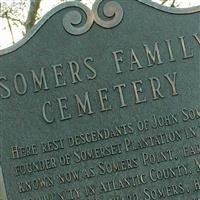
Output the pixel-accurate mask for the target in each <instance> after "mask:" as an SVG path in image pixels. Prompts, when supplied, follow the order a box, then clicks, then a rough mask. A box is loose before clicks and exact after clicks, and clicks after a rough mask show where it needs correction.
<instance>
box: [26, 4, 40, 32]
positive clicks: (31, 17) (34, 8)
mask: <svg viewBox="0 0 200 200" xmlns="http://www.w3.org/2000/svg"><path fill="white" fill-rule="evenodd" d="M40 3H41V0H30V8H29V12H28V17H27V19H26V22H25V29H26V33H28V32H29V31H30V29H31V28H32V27H33V25H34V24H35V21H36V16H37V12H38V10H39V8H40Z"/></svg>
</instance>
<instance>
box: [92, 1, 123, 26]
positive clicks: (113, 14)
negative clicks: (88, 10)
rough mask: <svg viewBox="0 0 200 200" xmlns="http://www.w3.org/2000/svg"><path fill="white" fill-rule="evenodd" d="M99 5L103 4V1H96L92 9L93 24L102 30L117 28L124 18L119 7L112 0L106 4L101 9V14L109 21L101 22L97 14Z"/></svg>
mask: <svg viewBox="0 0 200 200" xmlns="http://www.w3.org/2000/svg"><path fill="white" fill-rule="evenodd" d="M101 4H103V0H97V1H96V2H95V3H94V5H93V7H92V11H93V15H94V19H95V22H96V23H97V24H99V25H100V26H102V27H104V28H113V27H115V26H117V25H118V24H119V23H120V22H121V21H122V19H123V16H124V11H123V9H122V7H121V5H120V4H119V3H118V2H116V1H113V0H112V1H109V2H106V3H105V4H104V7H103V14H104V16H105V17H107V18H108V19H109V20H106V21H105V20H102V19H101V18H100V17H99V14H98V12H99V9H100V5H101Z"/></svg>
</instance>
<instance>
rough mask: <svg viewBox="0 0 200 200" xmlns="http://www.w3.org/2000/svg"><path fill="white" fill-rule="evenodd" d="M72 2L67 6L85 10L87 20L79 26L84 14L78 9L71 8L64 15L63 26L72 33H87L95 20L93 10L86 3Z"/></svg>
mask: <svg viewBox="0 0 200 200" xmlns="http://www.w3.org/2000/svg"><path fill="white" fill-rule="evenodd" d="M70 3H71V4H69V5H68V6H67V7H71V8H73V7H76V8H78V9H80V10H82V11H83V12H84V14H85V15H86V22H85V24H84V25H82V26H78V25H79V24H80V23H81V22H82V19H83V16H82V14H81V12H78V11H77V10H70V11H68V12H67V13H66V14H65V15H64V17H63V26H64V28H65V30H66V31H67V32H68V33H71V34H72V35H81V34H83V33H86V32H87V31H88V30H89V29H90V28H91V26H92V24H93V21H94V20H93V14H92V11H91V10H90V9H89V8H88V7H87V6H85V5H84V4H81V3H78V4H76V5H74V3H73V2H70Z"/></svg>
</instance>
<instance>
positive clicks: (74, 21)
mask: <svg viewBox="0 0 200 200" xmlns="http://www.w3.org/2000/svg"><path fill="white" fill-rule="evenodd" d="M101 5H103V15H104V16H105V17H106V18H108V20H103V19H101V18H100V17H99V11H100V7H101ZM69 7H71V6H69ZM72 7H77V8H78V9H80V10H82V11H83V12H84V14H85V15H86V22H85V23H84V25H80V24H81V22H82V19H83V16H82V14H81V12H78V11H77V10H71V11H68V12H67V13H66V14H65V16H64V18H63V26H64V28H65V30H66V31H67V32H68V33H70V34H72V35H81V34H84V33H86V32H87V31H88V30H89V29H90V28H91V27H92V25H93V23H94V22H96V23H97V24H98V25H100V26H101V27H104V28H113V27H115V26H117V25H118V24H119V23H120V22H121V20H122V18H123V9H122V7H121V5H120V4H119V3H117V2H116V1H113V0H110V1H109V2H106V3H104V0H97V1H96V2H95V3H94V5H93V7H92V10H90V9H89V8H88V7H87V6H85V5H83V4H81V3H79V4H77V5H76V6H72ZM79 25H80V26H79Z"/></svg>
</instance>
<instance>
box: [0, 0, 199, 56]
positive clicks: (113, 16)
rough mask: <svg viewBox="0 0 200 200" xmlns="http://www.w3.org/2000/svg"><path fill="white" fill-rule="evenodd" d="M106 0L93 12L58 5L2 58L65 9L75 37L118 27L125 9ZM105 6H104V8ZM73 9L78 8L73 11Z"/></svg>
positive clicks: (154, 5) (178, 11) (142, 0)
mask: <svg viewBox="0 0 200 200" xmlns="http://www.w3.org/2000/svg"><path fill="white" fill-rule="evenodd" d="M132 1H137V2H140V3H142V4H145V5H147V6H150V7H152V8H155V9H157V10H160V11H163V12H167V13H172V14H192V13H197V12H200V6H196V7H191V8H184V9H180V8H168V7H165V6H161V5H159V4H157V3H154V2H152V1H151V0H132ZM105 2H106V3H104V0H96V2H95V3H94V5H93V8H92V10H90V9H89V8H88V7H86V6H85V5H84V4H82V3H80V2H77V1H73V2H72V1H71V2H65V3H63V4H60V5H58V6H57V7H55V8H53V9H52V10H51V11H49V12H48V13H47V14H46V15H45V16H43V17H42V19H41V20H40V21H39V22H38V23H37V24H36V25H35V26H34V27H33V28H32V29H31V31H30V32H29V33H28V34H27V35H26V36H25V37H24V38H23V39H22V40H20V41H19V42H17V43H16V44H14V45H13V46H11V47H8V48H6V49H3V50H0V56H1V55H4V54H8V53H11V52H13V51H16V50H17V49H18V48H20V47H21V46H23V45H24V44H25V43H27V42H28V41H29V40H30V39H31V38H32V37H33V36H34V35H35V34H36V33H37V32H38V30H39V29H40V28H41V27H42V26H43V25H44V24H45V23H46V22H47V21H48V20H49V19H50V18H51V17H52V16H53V15H55V14H56V13H57V12H59V11H61V10H63V9H65V8H72V11H69V12H68V13H66V14H65V15H64V18H63V26H64V28H65V30H66V31H67V32H69V33H71V34H73V35H80V34H83V33H86V32H87V31H88V30H89V29H90V28H91V27H92V24H93V23H94V22H96V23H97V24H98V25H100V26H101V27H104V28H112V27H115V26H117V25H118V24H119V23H120V22H121V20H122V19H123V9H122V7H121V6H120V4H119V3H118V2H116V1H115V0H109V1H108V2H107V1H105ZM102 5H103V6H102ZM102 7H103V15H104V17H105V18H107V19H108V20H102V19H101V18H100V17H99V11H100V10H101V8H102ZM73 8H76V9H74V10H73ZM77 8H78V9H80V11H81V12H80V13H79V12H78V11H77ZM83 12H84V13H85V15H86V22H85V24H83V26H82V24H81V22H82V13H83Z"/></svg>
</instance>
